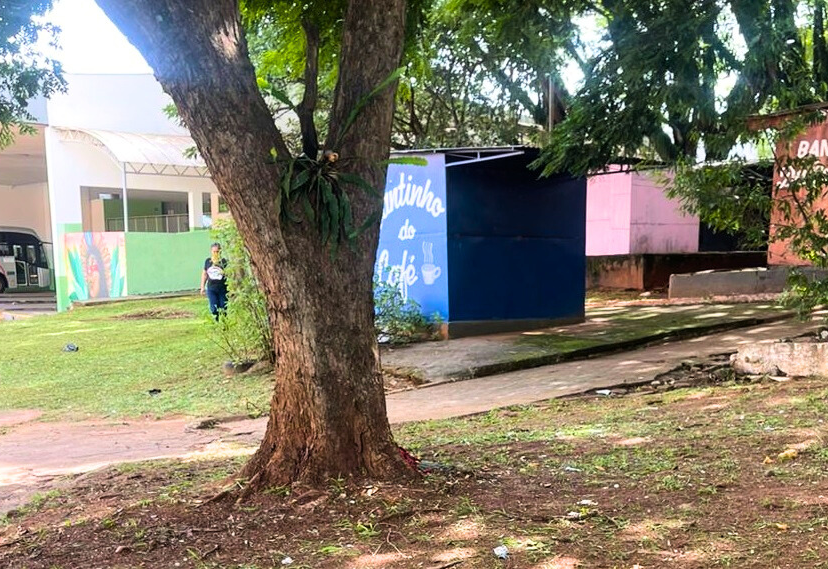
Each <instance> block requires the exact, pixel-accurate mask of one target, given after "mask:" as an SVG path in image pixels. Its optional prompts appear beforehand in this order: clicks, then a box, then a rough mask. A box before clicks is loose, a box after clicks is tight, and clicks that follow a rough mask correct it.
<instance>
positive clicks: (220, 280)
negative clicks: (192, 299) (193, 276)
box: [201, 243, 227, 322]
mask: <svg viewBox="0 0 828 569" xmlns="http://www.w3.org/2000/svg"><path fill="white" fill-rule="evenodd" d="M225 269H227V259H225V258H223V257H222V256H221V244H219V243H213V245H212V246H211V247H210V256H209V257H207V259H206V260H205V261H204V270H203V271H202V272H201V294H205V293H206V294H207V302H208V303H209V305H210V313H211V314H212V315H213V317H214V318H215V319H216V322H218V319H219V315H220V314H221V313H223V312H224V311H225V309H226V308H227V277H226V276H225V274H224V271H225Z"/></svg>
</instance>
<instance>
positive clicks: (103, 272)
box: [64, 232, 126, 301]
mask: <svg viewBox="0 0 828 569" xmlns="http://www.w3.org/2000/svg"><path fill="white" fill-rule="evenodd" d="M124 241H125V240H124V234H123V233H116V232H112V233H67V234H66V235H64V243H65V246H66V266H67V272H68V275H67V276H68V281H69V282H68V285H69V286H68V290H69V300H70V301H72V300H86V299H89V298H109V297H117V296H124V295H125V294H126V252H125V246H124Z"/></svg>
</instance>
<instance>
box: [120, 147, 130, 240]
mask: <svg viewBox="0 0 828 569" xmlns="http://www.w3.org/2000/svg"><path fill="white" fill-rule="evenodd" d="M121 199H122V200H123V202H124V233H126V232H128V231H129V207H128V206H127V171H126V162H121Z"/></svg>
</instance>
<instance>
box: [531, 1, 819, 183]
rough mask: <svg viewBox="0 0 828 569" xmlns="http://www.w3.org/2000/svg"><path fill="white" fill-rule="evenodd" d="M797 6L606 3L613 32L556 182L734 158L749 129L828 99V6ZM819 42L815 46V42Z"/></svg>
mask: <svg viewBox="0 0 828 569" xmlns="http://www.w3.org/2000/svg"><path fill="white" fill-rule="evenodd" d="M815 4H816V7H815V8H814V9H810V8H809V7H808V3H807V2H800V1H796V0H750V1H745V0H676V1H672V2H660V1H655V0H603V1H601V2H596V3H595V4H594V6H593V7H592V8H591V10H592V11H593V13H594V14H595V15H596V16H597V17H598V18H600V19H601V20H603V21H604V22H605V26H604V32H603V42H602V45H601V46H600V49H598V50H597V52H596V53H595V54H594V55H593V56H592V57H590V58H589V60H588V61H587V65H586V77H585V80H584V82H583V85H582V87H581V88H580V89H579V90H578V91H577V92H576V93H575V94H574V96H573V99H572V105H571V107H570V109H569V113H568V116H567V119H566V120H565V121H564V122H563V123H562V124H561V125H560V127H559V128H557V129H556V130H555V131H553V133H552V139H551V142H550V144H549V146H548V147H547V149H546V152H545V153H544V156H543V158H542V163H543V164H544V166H545V168H546V171H547V172H552V171H562V170H565V171H570V172H576V173H584V172H588V171H590V170H593V169H596V168H600V167H602V166H603V165H605V164H607V163H608V162H611V161H614V160H617V159H619V158H620V159H625V158H626V159H634V160H637V159H649V160H653V161H658V162H662V163H674V162H675V161H676V160H680V159H685V158H689V159H695V158H696V157H697V155H699V153H700V151H702V150H703V152H704V155H705V157H706V158H708V159H711V160H721V159H724V158H726V157H727V156H728V154H729V153H730V151H731V150H732V149H733V147H734V146H735V145H736V144H737V142H738V140H739V138H740V136H741V135H742V134H743V133H744V132H745V118H746V117H747V116H749V115H751V114H753V113H757V112H759V111H761V110H763V109H764V110H767V109H780V108H792V107H796V106H798V105H802V104H806V103H810V102H813V101H816V100H821V98H822V97H824V95H825V84H826V82H825V69H826V63H825V62H826V50H825V37H824V23H823V19H824V6H823V5H822V2H816V3H815ZM811 38H813V40H812V39H811Z"/></svg>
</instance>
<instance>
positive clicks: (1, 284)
mask: <svg viewBox="0 0 828 569" xmlns="http://www.w3.org/2000/svg"><path fill="white" fill-rule="evenodd" d="M8 286H9V283H7V282H6V279H5V278H4V277H0V294H3V293H4V292H6V287H8Z"/></svg>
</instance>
